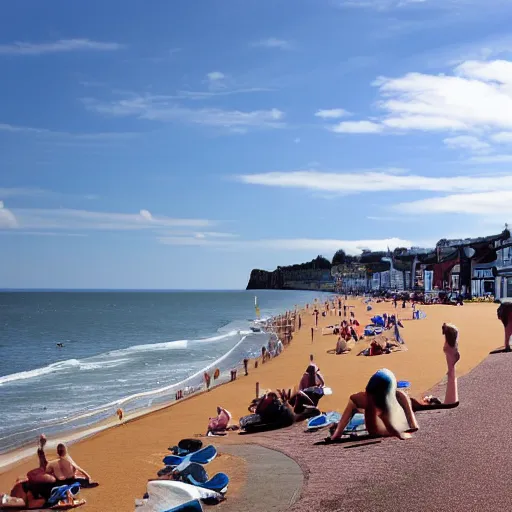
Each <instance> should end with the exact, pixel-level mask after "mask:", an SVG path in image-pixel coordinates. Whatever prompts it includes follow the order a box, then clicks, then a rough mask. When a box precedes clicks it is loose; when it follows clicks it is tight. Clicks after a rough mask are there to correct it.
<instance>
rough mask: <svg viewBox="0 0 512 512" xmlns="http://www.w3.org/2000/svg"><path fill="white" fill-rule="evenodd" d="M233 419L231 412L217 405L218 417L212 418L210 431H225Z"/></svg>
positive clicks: (209, 426)
mask: <svg viewBox="0 0 512 512" xmlns="http://www.w3.org/2000/svg"><path fill="white" fill-rule="evenodd" d="M230 421H231V413H230V412H229V411H227V410H226V409H224V408H222V407H220V406H219V407H217V417H216V418H210V421H209V423H208V430H207V432H206V435H208V432H223V431H224V430H226V429H227V428H228V426H229V422H230Z"/></svg>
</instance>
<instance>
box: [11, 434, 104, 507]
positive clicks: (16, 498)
mask: <svg viewBox="0 0 512 512" xmlns="http://www.w3.org/2000/svg"><path fill="white" fill-rule="evenodd" d="M45 446H46V436H45V435H44V434H42V435H41V436H40V437H39V443H38V448H37V457H38V459H39V467H38V468H35V469H32V470H31V471H29V472H28V473H27V478H26V479H19V480H18V481H17V482H16V483H15V485H14V487H13V488H12V489H11V492H10V498H12V499H11V500H9V501H7V498H2V499H4V500H6V504H9V506H10V507H11V508H14V505H20V506H21V505H22V503H24V504H25V505H26V506H27V507H28V508H40V507H44V506H45V504H46V502H47V501H48V499H49V498H50V495H51V493H52V489H53V488H54V487H59V486H61V485H70V484H72V483H74V482H76V481H79V482H81V483H82V484H87V485H89V486H90V485H91V484H94V482H93V481H92V479H91V477H90V475H89V474H88V473H87V472H86V471H85V470H84V469H82V468H81V467H80V466H78V464H76V463H75V462H74V461H73V459H72V458H71V457H70V456H69V455H68V453H67V449H66V446H65V445H64V444H62V443H61V444H59V445H58V446H57V454H58V455H59V458H58V459H56V460H54V461H51V462H48V461H47V459H46V454H45V452H44V448H45ZM4 496H7V495H4Z"/></svg>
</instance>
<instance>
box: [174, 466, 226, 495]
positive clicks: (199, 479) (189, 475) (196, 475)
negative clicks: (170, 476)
mask: <svg viewBox="0 0 512 512" xmlns="http://www.w3.org/2000/svg"><path fill="white" fill-rule="evenodd" d="M180 476H181V477H182V478H183V480H184V481H185V482H186V483H189V484H192V485H195V486H196V487H203V488H204V489H209V490H211V491H217V492H220V493H221V494H225V493H226V492H227V490H228V489H227V488H228V485H229V477H228V476H227V475H226V474H225V473H217V474H216V475H214V476H212V478H210V479H209V480H208V473H207V472H206V470H205V469H204V468H203V466H201V465H200V464H197V463H195V462H191V463H190V464H188V465H187V466H186V467H185V468H183V469H182V470H181V471H180Z"/></svg>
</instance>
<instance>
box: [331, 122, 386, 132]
mask: <svg viewBox="0 0 512 512" xmlns="http://www.w3.org/2000/svg"><path fill="white" fill-rule="evenodd" d="M382 129H383V128H382V126H381V125H380V124H378V123H373V122H372V121H343V122H341V123H339V124H336V125H334V126H331V127H329V130H331V131H333V132H334V133H379V132H381V131H382Z"/></svg>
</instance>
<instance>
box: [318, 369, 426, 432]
mask: <svg viewBox="0 0 512 512" xmlns="http://www.w3.org/2000/svg"><path fill="white" fill-rule="evenodd" d="M356 412H364V419H365V424H366V430H367V431H368V433H369V434H370V435H372V436H384V437H389V436H394V437H398V438H399V439H409V438H410V437H411V434H410V432H411V431H416V430H418V428H419V427H418V423H417V421H416V416H415V415H414V412H413V409H412V406H411V401H410V400H409V397H408V396H407V395H406V394H405V393H404V392H403V391H400V390H399V389H397V382H396V377H395V376H394V374H393V373H392V372H391V371H390V370H387V369H385V368H384V369H382V370H379V371H378V372H376V373H375V374H373V375H372V376H371V378H370V380H369V381H368V384H367V386H366V390H365V391H361V392H359V393H356V394H354V395H351V396H350V398H349V401H348V404H347V406H346V407H345V411H344V412H343V415H342V417H341V420H340V421H339V423H338V425H337V427H336V430H335V431H334V433H333V434H332V436H331V437H328V438H327V439H326V441H327V442H331V441H335V440H336V439H339V438H340V437H341V436H342V435H343V431H344V430H345V428H346V427H347V425H348V424H349V423H350V420H351V419H352V416H353V415H354V414H355V413H356Z"/></svg>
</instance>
